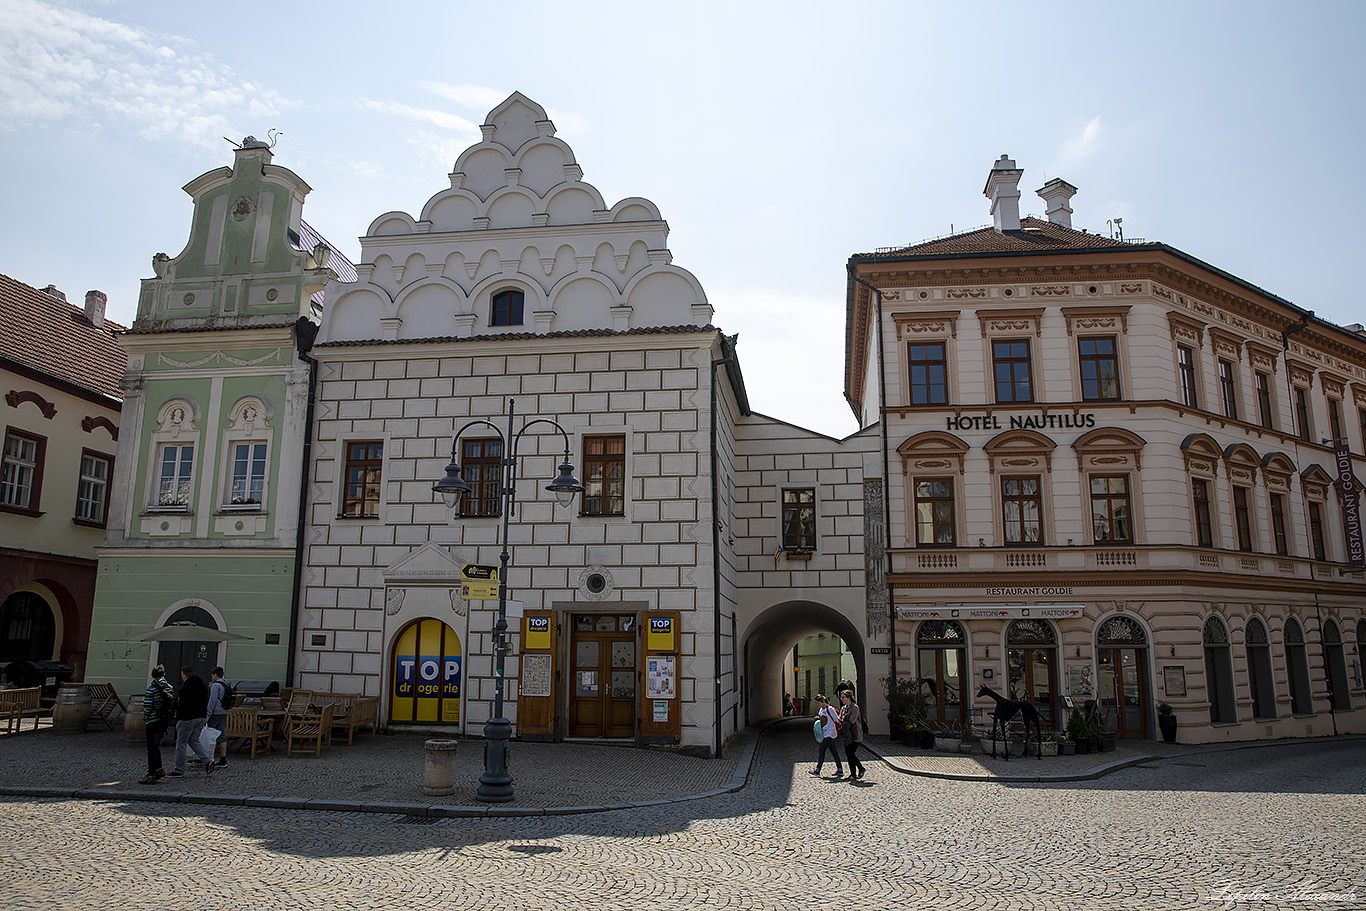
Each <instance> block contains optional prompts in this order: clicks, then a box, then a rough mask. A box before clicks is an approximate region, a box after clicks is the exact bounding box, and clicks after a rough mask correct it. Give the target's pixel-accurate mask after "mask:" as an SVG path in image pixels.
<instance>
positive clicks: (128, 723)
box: [123, 695, 147, 747]
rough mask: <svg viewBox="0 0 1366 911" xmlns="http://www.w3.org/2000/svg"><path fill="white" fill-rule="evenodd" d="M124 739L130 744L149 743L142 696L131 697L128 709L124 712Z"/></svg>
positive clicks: (140, 744)
mask: <svg viewBox="0 0 1366 911" xmlns="http://www.w3.org/2000/svg"><path fill="white" fill-rule="evenodd" d="M123 739H124V742H125V743H127V744H128V745H129V746H135V747H140V746H142V745H144V744H145V743H147V722H145V721H143V720H142V696H141V695H137V696H133V697H131V698H129V700H128V711H127V712H125V713H124V714H123Z"/></svg>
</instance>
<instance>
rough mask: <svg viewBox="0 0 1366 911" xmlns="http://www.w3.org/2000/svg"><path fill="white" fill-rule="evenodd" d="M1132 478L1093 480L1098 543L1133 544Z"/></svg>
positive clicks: (1099, 477) (1096, 538)
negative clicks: (1130, 485)
mask: <svg viewBox="0 0 1366 911" xmlns="http://www.w3.org/2000/svg"><path fill="white" fill-rule="evenodd" d="M1130 506H1131V504H1130V499H1129V476H1128V475H1099V476H1096V475H1093V476H1092V477H1091V528H1092V531H1093V533H1094V535H1095V541H1096V543H1097V544H1132V543H1133V542H1134V526H1133V516H1132V512H1131V508H1130Z"/></svg>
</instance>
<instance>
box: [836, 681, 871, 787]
mask: <svg viewBox="0 0 1366 911" xmlns="http://www.w3.org/2000/svg"><path fill="white" fill-rule="evenodd" d="M840 701H841V702H843V703H844V708H843V709H841V710H840V728H841V733H842V736H843V740H844V758H845V760H847V761H848V763H849V780H850V781H858V780H859V779H860V778H862V777H863V776H864V773H865V772H867V769H865V768H864V767H863V762H862V761H861V760H860V759H859V758H858V755H857V754H858V748H859V747H860V746H862V745H863V712H862V711H860V710H859V707H858V703H857V702H855V701H854V691H853V690H843V691H841V692H840Z"/></svg>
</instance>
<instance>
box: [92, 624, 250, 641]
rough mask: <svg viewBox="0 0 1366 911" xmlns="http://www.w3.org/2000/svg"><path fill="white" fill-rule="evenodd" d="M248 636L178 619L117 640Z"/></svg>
mask: <svg viewBox="0 0 1366 911" xmlns="http://www.w3.org/2000/svg"><path fill="white" fill-rule="evenodd" d="M250 638H251V637H250V636H241V635H238V634H237V633H229V632H227V631H226V630H221V629H210V628H209V627H207V626H200V625H199V624H198V623H191V622H190V621H188V620H178V621H176V622H175V623H168V624H166V625H165V626H162V627H158V628H157V629H154V630H149V631H147V632H145V633H139V634H138V635H136V636H126V637H124V638H122V639H117V640H115V641H117V642H226V641H227V640H229V639H250Z"/></svg>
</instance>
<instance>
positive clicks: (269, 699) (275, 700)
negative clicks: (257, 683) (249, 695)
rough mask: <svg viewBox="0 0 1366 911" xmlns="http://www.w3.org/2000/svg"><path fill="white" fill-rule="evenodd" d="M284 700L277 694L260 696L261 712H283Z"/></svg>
mask: <svg viewBox="0 0 1366 911" xmlns="http://www.w3.org/2000/svg"><path fill="white" fill-rule="evenodd" d="M284 710H285V701H284V700H283V699H281V698H280V697H279V696H262V697H261V711H263V712H283V711H284Z"/></svg>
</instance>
